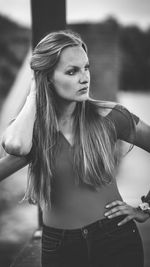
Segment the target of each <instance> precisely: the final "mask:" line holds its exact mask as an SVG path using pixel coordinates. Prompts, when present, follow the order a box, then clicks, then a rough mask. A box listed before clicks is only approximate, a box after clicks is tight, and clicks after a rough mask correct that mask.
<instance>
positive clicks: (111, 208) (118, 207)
mask: <svg viewBox="0 0 150 267" xmlns="http://www.w3.org/2000/svg"><path fill="white" fill-rule="evenodd" d="M106 208H107V209H108V210H107V211H106V212H105V214H104V215H105V216H106V217H107V218H109V219H112V218H114V217H117V216H121V215H126V216H125V218H124V219H123V220H122V221H120V222H119V223H118V225H119V226H120V225H123V224H125V223H127V222H128V221H130V220H133V219H134V220H136V221H138V222H144V221H146V220H147V218H148V216H149V215H147V214H146V213H144V212H142V211H139V209H137V208H135V207H132V206H130V205H128V204H126V203H125V202H123V201H120V200H116V201H113V202H112V203H110V204H108V205H106Z"/></svg>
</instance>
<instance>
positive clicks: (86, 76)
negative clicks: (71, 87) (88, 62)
mask: <svg viewBox="0 0 150 267" xmlns="http://www.w3.org/2000/svg"><path fill="white" fill-rule="evenodd" d="M89 76H90V75H89V73H87V71H84V72H82V73H81V75H80V83H81V84H82V83H83V84H85V83H88V82H89V79H90V77H89Z"/></svg>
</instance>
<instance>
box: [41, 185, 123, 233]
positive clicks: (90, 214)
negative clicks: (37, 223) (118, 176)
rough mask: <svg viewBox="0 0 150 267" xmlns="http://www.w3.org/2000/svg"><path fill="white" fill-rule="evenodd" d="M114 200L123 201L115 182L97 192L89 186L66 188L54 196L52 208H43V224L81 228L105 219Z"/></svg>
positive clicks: (63, 227)
mask: <svg viewBox="0 0 150 267" xmlns="http://www.w3.org/2000/svg"><path fill="white" fill-rule="evenodd" d="M114 200H122V199H121V196H120V194H119V192H118V189H117V186H116V184H115V183H114V182H113V183H111V184H109V185H105V186H102V187H100V188H99V189H97V190H96V191H95V189H92V188H90V187H89V186H82V187H81V186H77V185H76V186H75V188H74V189H73V188H71V187H70V188H69V187H68V188H64V189H62V190H60V191H59V192H58V191H57V193H55V194H54V195H53V202H52V207H51V208H48V207H45V208H43V223H44V224H45V225H47V226H51V227H56V228H61V229H75V228H81V227H83V226H85V225H88V224H90V223H93V222H95V221H97V220H100V219H103V218H105V215H104V213H105V211H106V205H107V204H108V203H110V202H112V201H114Z"/></svg>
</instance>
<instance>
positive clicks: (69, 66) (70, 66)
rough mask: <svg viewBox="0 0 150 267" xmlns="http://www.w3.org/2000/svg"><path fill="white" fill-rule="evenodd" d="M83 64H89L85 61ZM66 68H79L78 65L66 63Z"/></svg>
mask: <svg viewBox="0 0 150 267" xmlns="http://www.w3.org/2000/svg"><path fill="white" fill-rule="evenodd" d="M84 66H89V62H86V63H85V65H84ZM66 68H80V66H78V65H68V66H66Z"/></svg>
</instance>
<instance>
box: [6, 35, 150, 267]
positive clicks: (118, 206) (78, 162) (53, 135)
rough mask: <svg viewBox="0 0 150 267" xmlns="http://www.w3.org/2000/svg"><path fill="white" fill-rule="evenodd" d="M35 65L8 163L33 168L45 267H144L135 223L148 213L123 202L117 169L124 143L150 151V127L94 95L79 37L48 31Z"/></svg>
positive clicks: (31, 185) (9, 134)
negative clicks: (120, 141) (118, 142)
mask: <svg viewBox="0 0 150 267" xmlns="http://www.w3.org/2000/svg"><path fill="white" fill-rule="evenodd" d="M31 68H32V70H33V71H34V78H35V79H33V81H32V86H31V87H32V88H31V92H30V94H29V96H28V98H27V101H26V103H25V105H24V107H23V109H22V111H21V112H20V114H19V115H18V117H17V118H16V120H14V122H12V123H11V125H10V126H9V127H8V128H7V129H6V132H5V133H4V136H3V147H4V148H5V150H6V152H8V153H9V154H12V155H13V156H7V157H6V158H4V159H2V160H3V162H5V166H6V165H7V166H10V167H9V168H10V169H11V166H12V165H11V160H12V161H13V168H14V169H13V170H12V171H15V170H17V169H19V168H21V167H22V166H24V165H25V164H27V163H29V166H30V168H29V170H30V172H29V178H28V185H27V191H26V195H25V197H26V198H28V199H29V201H30V202H32V203H38V204H39V205H40V206H41V209H42V214H43V233H42V249H41V250H42V267H48V266H51V267H89V266H90V267H100V266H101V267H110V266H111V267H112V266H113V267H127V266H128V267H130V266H131V267H143V248H142V242H141V238H140V235H139V232H138V229H137V227H136V224H135V222H134V220H135V221H138V222H144V221H146V220H147V219H148V218H149V214H148V211H149V209H147V210H146V212H145V211H143V210H141V209H139V208H133V207H131V206H129V205H128V204H126V203H125V202H123V200H122V197H121V196H120V194H119V191H118V188H117V184H116V180H115V170H116V167H117V163H118V161H119V156H118V155H119V153H117V141H118V140H124V141H127V142H129V143H130V144H131V145H137V146H139V147H141V148H143V149H145V150H146V151H148V152H150V139H149V135H150V126H148V125H146V124H145V123H144V122H142V121H141V120H140V119H139V118H138V117H137V116H135V115H134V114H131V113H130V112H129V111H128V110H127V109H126V108H124V107H123V106H121V105H119V104H117V103H110V102H105V101H96V100H93V99H92V98H91V97H90V96H89V87H90V72H89V59H88V55H87V48H86V45H85V43H84V42H83V41H82V39H81V38H80V36H79V35H78V34H76V33H73V32H70V31H59V32H53V33H50V34H48V35H47V36H46V37H45V38H43V39H42V40H41V41H40V42H39V43H38V44H37V46H36V47H35V49H34V51H33V55H32V58H31ZM29 152H30V153H29ZM12 158H13V159H12ZM15 162H16V163H15ZM5 169H6V168H3V171H2V173H1V179H2V178H4V177H6V176H7V174H6V173H5V172H4V170H5Z"/></svg>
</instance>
